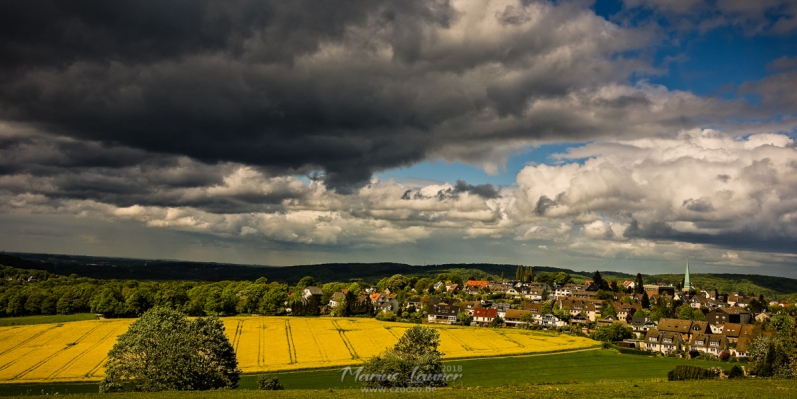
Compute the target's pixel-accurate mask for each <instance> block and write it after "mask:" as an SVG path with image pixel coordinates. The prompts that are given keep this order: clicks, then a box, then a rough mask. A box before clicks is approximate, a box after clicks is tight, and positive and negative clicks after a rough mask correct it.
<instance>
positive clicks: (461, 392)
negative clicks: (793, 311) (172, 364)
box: [34, 379, 797, 399]
mask: <svg viewBox="0 0 797 399" xmlns="http://www.w3.org/2000/svg"><path fill="white" fill-rule="evenodd" d="M795 393H797V381H795V380H769V379H747V380H712V381H678V382H639V383H634V384H629V383H621V382H613V383H573V384H540V385H530V384H520V385H502V386H495V387H466V388H442V389H439V390H438V391H437V392H434V393H412V394H409V393H406V392H404V393H401V392H378V393H377V392H368V393H364V392H361V391H360V390H350V389H347V390H334V389H332V390H329V389H328V390H286V391H271V392H263V391H251V390H239V391H232V392H231V391H223V390H222V391H204V392H158V393H149V394H147V393H123V394H105V395H100V394H76V395H73V396H70V398H75V399H81V398H106V397H111V398H117V399H155V398H158V399H160V398H167V399H168V398H174V399H182V398H186V397H190V398H196V399H226V398H240V399H249V398H262V397H265V396H267V397H269V398H313V399H316V398H320V399H324V398H340V397H346V398H350V397H355V398H359V397H366V398H375V397H379V398H399V397H407V396H414V397H425V396H430V397H435V398H463V397H464V398H512V397H522V398H578V397H580V398H601V399H610V398H640V399H651V398H727V399H742V398H744V399H746V398H756V399H770V398H771V399H780V398H789V397H794V395H795ZM34 394H35V393H34ZM51 394H52V393H51Z"/></svg>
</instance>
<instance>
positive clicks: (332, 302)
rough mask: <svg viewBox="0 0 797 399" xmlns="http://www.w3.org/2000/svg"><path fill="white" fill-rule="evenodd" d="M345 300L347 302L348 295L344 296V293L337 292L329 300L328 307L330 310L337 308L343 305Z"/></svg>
mask: <svg viewBox="0 0 797 399" xmlns="http://www.w3.org/2000/svg"><path fill="white" fill-rule="evenodd" d="M345 300H346V294H344V293H343V292H336V293H334V294H332V297H331V298H329V304H328V305H329V307H330V308H334V307H337V306H338V305H341V304H343V301H345Z"/></svg>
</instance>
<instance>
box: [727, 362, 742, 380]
mask: <svg viewBox="0 0 797 399" xmlns="http://www.w3.org/2000/svg"><path fill="white" fill-rule="evenodd" d="M743 377H744V370H742V368H741V367H739V365H738V364H735V365H733V367H731V371H730V372H729V373H728V378H743Z"/></svg>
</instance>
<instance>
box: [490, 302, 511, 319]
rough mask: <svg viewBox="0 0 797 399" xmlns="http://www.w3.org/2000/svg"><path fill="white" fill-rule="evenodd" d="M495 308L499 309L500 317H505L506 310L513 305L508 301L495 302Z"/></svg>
mask: <svg viewBox="0 0 797 399" xmlns="http://www.w3.org/2000/svg"><path fill="white" fill-rule="evenodd" d="M492 307H493V308H495V309H496V310H497V311H498V317H500V318H501V319H503V318H504V317H506V311H507V310H509V309H510V308H511V307H512V306H511V305H510V304H508V303H506V302H495V303H493V306H492Z"/></svg>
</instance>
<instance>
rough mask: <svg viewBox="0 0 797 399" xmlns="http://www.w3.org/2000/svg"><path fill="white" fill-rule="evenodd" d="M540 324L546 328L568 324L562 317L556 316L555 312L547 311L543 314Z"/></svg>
mask: <svg viewBox="0 0 797 399" xmlns="http://www.w3.org/2000/svg"><path fill="white" fill-rule="evenodd" d="M540 325H541V326H543V327H544V328H560V327H564V326H566V325H567V323H565V322H564V321H562V319H560V318H558V317H556V315H554V314H553V313H547V314H545V315H543V316H542V319H541V320H540Z"/></svg>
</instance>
